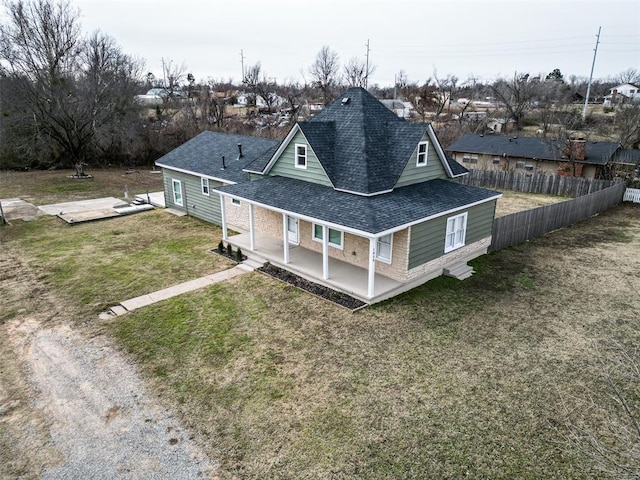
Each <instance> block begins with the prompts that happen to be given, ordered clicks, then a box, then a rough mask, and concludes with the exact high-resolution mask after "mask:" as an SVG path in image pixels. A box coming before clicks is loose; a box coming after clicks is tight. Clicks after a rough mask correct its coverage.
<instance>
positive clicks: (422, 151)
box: [416, 142, 429, 167]
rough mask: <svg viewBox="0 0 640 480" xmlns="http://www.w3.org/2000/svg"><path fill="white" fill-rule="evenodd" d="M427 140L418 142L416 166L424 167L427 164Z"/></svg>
mask: <svg viewBox="0 0 640 480" xmlns="http://www.w3.org/2000/svg"><path fill="white" fill-rule="evenodd" d="M428 146H429V142H420V143H419V144H418V158H417V160H416V166H417V167H424V166H425V165H426V164H427V150H428Z"/></svg>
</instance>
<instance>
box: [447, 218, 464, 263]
mask: <svg viewBox="0 0 640 480" xmlns="http://www.w3.org/2000/svg"><path fill="white" fill-rule="evenodd" d="M466 233H467V212H465V213H461V214H460V215H456V216H455V217H449V218H447V234H446V236H445V240H444V252H445V253H447V252H450V251H451V250H455V249H456V248H460V247H464V240H465V236H466Z"/></svg>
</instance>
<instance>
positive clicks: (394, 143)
mask: <svg viewBox="0 0 640 480" xmlns="http://www.w3.org/2000/svg"><path fill="white" fill-rule="evenodd" d="M326 123H329V124H333V127H331V128H332V130H333V135H332V136H331V138H330V139H327V138H326V137H325V136H324V135H322V134H321V133H322V128H321V127H319V124H326ZM300 128H301V129H302V131H303V132H304V134H305V136H306V137H307V140H308V141H309V144H310V145H311V148H313V150H314V152H316V155H318V160H320V163H321V164H322V166H323V168H324V169H325V171H326V172H327V175H328V176H329V179H330V180H331V182H332V183H333V185H334V186H335V187H336V188H337V189H341V190H349V191H353V192H358V193H365V194H371V193H377V192H381V191H385V190H390V189H392V188H393V187H394V185H395V183H396V181H397V179H398V177H399V176H400V174H401V173H402V170H403V169H404V167H405V165H406V163H407V161H408V160H409V157H410V156H411V153H412V152H413V150H414V149H415V148H416V146H417V145H418V142H419V141H420V138H421V137H422V135H424V133H425V131H426V124H409V123H406V122H404V121H403V120H402V119H400V118H398V117H397V116H396V115H395V114H394V113H393V112H392V111H391V110H389V109H388V108H387V107H385V106H384V105H383V104H382V103H380V101H379V100H378V99H376V98H375V97H374V96H373V95H371V94H370V93H369V92H367V91H366V90H365V89H364V88H350V89H348V90H347V91H346V92H344V93H343V94H342V95H341V96H340V97H338V98H337V99H336V100H334V101H333V102H332V103H331V104H329V105H328V106H327V107H326V108H324V109H323V110H321V111H320V112H319V113H318V114H316V115H315V116H314V117H313V118H312V119H311V120H309V122H306V123H301V124H300Z"/></svg>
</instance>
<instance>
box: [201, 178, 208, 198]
mask: <svg viewBox="0 0 640 480" xmlns="http://www.w3.org/2000/svg"><path fill="white" fill-rule="evenodd" d="M200 180H201V183H202V194H203V195H206V196H207V197H208V196H209V179H208V178H204V177H202V178H201V179H200Z"/></svg>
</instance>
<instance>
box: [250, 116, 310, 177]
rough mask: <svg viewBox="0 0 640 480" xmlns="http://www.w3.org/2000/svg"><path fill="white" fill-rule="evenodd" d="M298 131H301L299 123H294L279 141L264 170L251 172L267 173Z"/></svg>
mask: <svg viewBox="0 0 640 480" xmlns="http://www.w3.org/2000/svg"><path fill="white" fill-rule="evenodd" d="M299 131H302V130H301V129H300V125H298V124H297V123H296V124H295V125H294V126H293V127H291V130H289V133H287V136H286V137H284V140H283V141H282V142H281V143H280V146H279V147H278V150H276V153H274V154H273V156H272V157H271V160H269V163H267V166H266V167H265V168H264V170H263V171H262V172H252V173H262V174H263V175H266V174H267V173H269V170H271V168H273V165H274V164H275V163H276V161H277V160H278V159H279V158H280V155H282V152H284V149H285V148H287V146H288V145H289V143H291V140H292V139H293V137H294V136H295V134H296V133H298V132H299Z"/></svg>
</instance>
